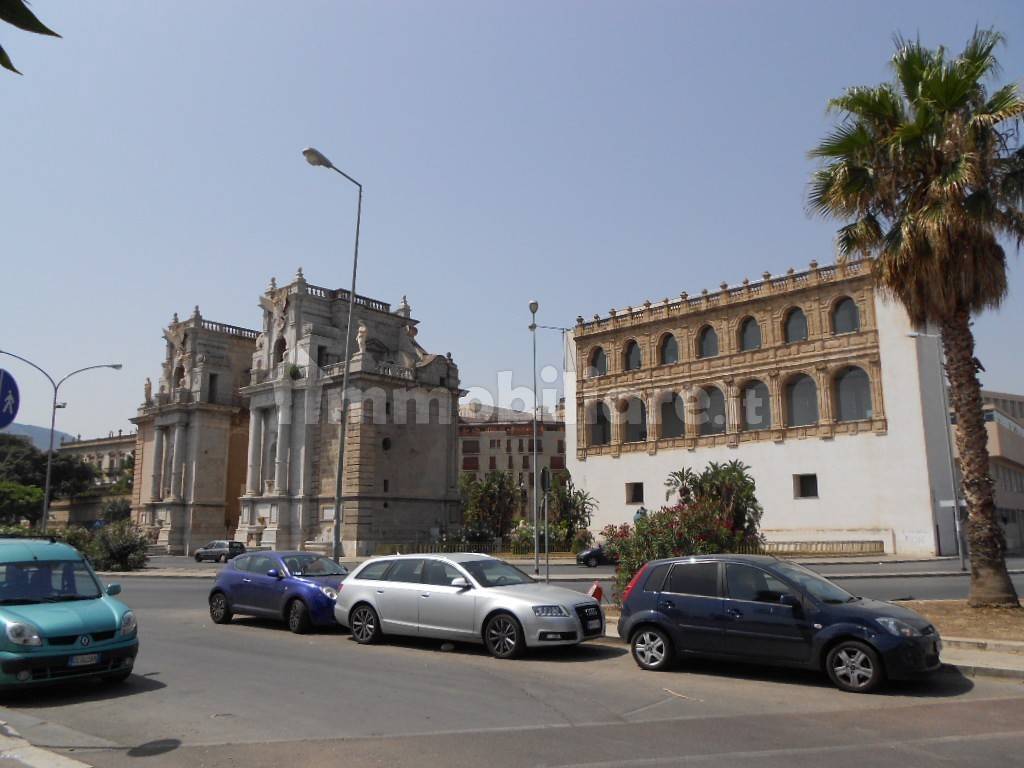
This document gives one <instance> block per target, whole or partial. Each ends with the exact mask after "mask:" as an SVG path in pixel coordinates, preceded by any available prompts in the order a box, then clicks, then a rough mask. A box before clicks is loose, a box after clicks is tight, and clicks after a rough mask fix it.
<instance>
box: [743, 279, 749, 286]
mask: <svg viewBox="0 0 1024 768" xmlns="http://www.w3.org/2000/svg"><path fill="white" fill-rule="evenodd" d="M748 285H750V278H749V277H744V278H743V287H744V288H745V287H747V286H748Z"/></svg>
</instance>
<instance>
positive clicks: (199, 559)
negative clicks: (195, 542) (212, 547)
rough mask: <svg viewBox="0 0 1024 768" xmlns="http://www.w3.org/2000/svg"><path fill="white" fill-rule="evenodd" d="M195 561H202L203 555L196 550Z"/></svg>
mask: <svg viewBox="0 0 1024 768" xmlns="http://www.w3.org/2000/svg"><path fill="white" fill-rule="evenodd" d="M196 562H197V563H201V562H203V556H202V555H200V554H199V553H198V552H196Z"/></svg>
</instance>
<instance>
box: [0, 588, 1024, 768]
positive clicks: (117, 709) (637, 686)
mask: <svg viewBox="0 0 1024 768" xmlns="http://www.w3.org/2000/svg"><path fill="white" fill-rule="evenodd" d="M209 586H210V585H209V582H207V581H205V580H199V579H155V578H134V579H126V580H125V581H124V594H123V596H124V599H125V601H126V602H127V603H128V604H129V605H131V606H132V607H133V608H134V609H135V610H136V612H137V613H138V615H139V620H140V627H141V643H142V650H141V653H140V655H139V659H138V663H137V665H136V669H135V671H136V674H135V675H133V676H132V678H131V679H130V680H129V681H128V682H127V683H126V684H124V685H123V686H121V687H110V686H105V685H103V684H79V685H76V686H74V687H72V688H70V689H55V690H49V691H34V692H32V694H31V695H24V694H22V695H16V696H11V697H8V698H7V699H5V700H4V701H3V702H2V704H3V706H4V707H5V709H4V710H3V711H0V719H4V720H7V721H9V722H10V723H11V724H12V725H13V726H14V727H15V728H16V729H18V730H19V731H20V732H21V733H22V734H23V735H25V736H26V737H27V738H29V739H30V740H31V741H33V742H34V743H36V744H39V745H43V746H49V747H50V748H55V749H57V750H58V751H61V752H64V753H66V754H68V755H72V756H74V757H76V758H78V759H80V760H84V761H85V762H87V763H91V764H94V765H97V766H104V767H106V766H111V767H114V766H135V765H143V766H147V767H148V766H153V767H154V768H164V767H165V766H175V767H178V766H210V767H212V768H216V767H219V766H238V765H245V766H246V767H247V768H262V767H263V766H268V767H269V766H274V768H279V767H280V766H283V765H325V764H345V765H352V766H364V765H367V766H396V767H398V768H401V767H402V766H417V767H418V768H422V766H435V765H445V766H474V768H477V767H478V766H480V765H487V766H496V767H497V768H502V767H503V766H660V765H680V764H686V763H690V762H693V763H700V764H702V765H712V766H736V765H747V764H750V765H755V764H756V765H757V766H758V768H764V767H765V766H767V767H768V768H772V767H774V766H779V767H780V768H781V767H782V766H804V765H806V766H811V765H819V764H821V763H822V762H823V761H827V762H828V763H829V764H830V768H845V767H846V766H850V768H853V766H857V768H861V767H862V766H863V765H864V764H865V763H867V764H870V765H873V766H899V768H908V767H911V766H922V767H923V766H929V767H930V766H932V765H934V764H936V763H941V762H942V761H950V762H951V764H955V765H962V766H973V765H977V766H988V765H996V764H1006V765H1011V764H1015V762H1016V761H1017V760H1018V759H1019V756H1020V753H1021V750H1022V749H1024V686H1021V685H1020V684H1019V683H1011V682H1000V681H995V680H986V679H978V680H975V681H972V680H968V679H965V678H963V677H961V676H959V675H957V674H950V673H945V674H940V675H937V676H935V677H933V678H931V679H930V680H928V681H925V682H920V683H914V684H899V685H896V686H894V687H892V688H890V689H889V690H887V691H886V692H885V693H881V694H874V695H862V696H858V695H852V694H842V693H840V692H839V691H836V690H835V689H833V688H832V687H830V686H829V685H828V684H827V683H826V682H825V680H824V678H823V677H821V676H819V675H818V674H815V673H806V672H794V671H787V670H772V669H761V668H756V667H742V666H733V665H726V664H717V663H707V662H696V661H694V662H689V663H687V664H686V665H684V666H683V667H681V668H680V669H679V670H677V671H674V672H669V673H662V674H654V673H644V672H641V671H640V670H639V669H637V667H636V665H635V664H634V663H633V661H632V659H631V658H630V656H629V655H628V653H627V651H626V649H625V647H624V646H623V645H620V644H617V643H612V642H606V641H601V642H597V643H590V644H586V645H583V646H580V647H577V648H572V649H549V650H546V651H544V652H542V653H534V654H531V655H530V656H528V657H527V658H526V659H524V660H519V661H511V662H508V661H506V662H502V661H497V660H494V659H491V658H490V657H488V656H487V655H485V654H484V653H483V651H482V650H481V649H479V648H476V647H473V646H461V645H460V646H457V647H456V649H455V650H454V651H453V652H443V651H441V650H440V644H438V643H436V642H432V641H415V640H403V641H396V642H388V643H386V644H383V645H380V646H374V647H362V646H359V645H357V644H355V643H354V642H353V641H351V640H350V639H349V637H348V635H347V634H345V633H343V632H341V631H340V630H339V631H329V632H321V633H317V634H313V635H308V636H297V635H292V634H290V633H289V632H287V631H286V630H285V629H284V628H283V627H282V626H278V625H275V624H273V623H270V622H265V621H257V620H249V619H243V620H237V619H236V621H235V622H233V623H232V624H230V625H228V626H217V625H214V624H212V623H211V622H210V620H209V617H208V616H207V613H206V605H205V596H206V593H207V590H208V588H209Z"/></svg>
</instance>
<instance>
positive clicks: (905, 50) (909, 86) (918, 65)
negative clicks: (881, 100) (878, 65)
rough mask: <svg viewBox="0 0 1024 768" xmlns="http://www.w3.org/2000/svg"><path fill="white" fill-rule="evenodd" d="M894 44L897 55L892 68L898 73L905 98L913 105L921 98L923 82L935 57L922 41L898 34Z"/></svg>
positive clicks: (894, 57) (895, 36)
mask: <svg viewBox="0 0 1024 768" xmlns="http://www.w3.org/2000/svg"><path fill="white" fill-rule="evenodd" d="M893 42H894V43H895V44H896V53H894V54H893V57H892V62H891V64H892V68H893V69H894V70H895V71H896V80H897V81H898V82H899V84H900V89H901V90H902V91H903V98H905V99H906V100H907V101H908V102H911V103H913V102H914V101H916V100H917V99H918V97H919V96H920V93H921V80H923V79H924V73H925V72H926V71H927V70H928V68H929V67H931V66H932V64H933V62H934V59H935V56H934V54H933V53H932V51H930V50H928V49H927V48H925V47H924V46H922V45H921V41H920V39H916V40H913V41H910V40H907V39H905V38H904V37H903V36H902V35H899V34H896V35H894V36H893Z"/></svg>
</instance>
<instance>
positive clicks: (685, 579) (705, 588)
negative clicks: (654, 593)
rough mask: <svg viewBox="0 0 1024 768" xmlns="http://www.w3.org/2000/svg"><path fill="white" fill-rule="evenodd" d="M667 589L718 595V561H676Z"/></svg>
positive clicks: (692, 593)
mask: <svg viewBox="0 0 1024 768" xmlns="http://www.w3.org/2000/svg"><path fill="white" fill-rule="evenodd" d="M665 591H666V592H674V593H675V594H677V595H699V596H701V597H718V563H676V564H675V565H674V566H672V572H671V573H670V574H669V575H668V584H667V586H666V587H665Z"/></svg>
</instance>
